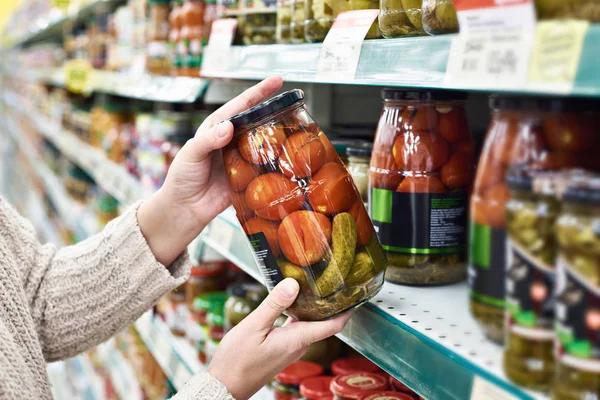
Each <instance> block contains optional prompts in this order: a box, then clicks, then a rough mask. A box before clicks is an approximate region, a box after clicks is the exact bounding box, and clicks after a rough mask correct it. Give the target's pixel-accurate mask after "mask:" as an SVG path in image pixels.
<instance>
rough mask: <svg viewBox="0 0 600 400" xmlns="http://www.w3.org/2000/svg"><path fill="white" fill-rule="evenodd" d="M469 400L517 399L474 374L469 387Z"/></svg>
mask: <svg viewBox="0 0 600 400" xmlns="http://www.w3.org/2000/svg"><path fill="white" fill-rule="evenodd" d="M470 400H517V398H516V397H515V396H513V395H512V394H510V393H507V392H506V391H505V390H504V389H500V388H499V387H498V386H496V385H494V384H492V383H491V382H488V381H486V380H485V379H483V378H480V377H479V376H475V377H474V378H473V386H472V387H471V397H470Z"/></svg>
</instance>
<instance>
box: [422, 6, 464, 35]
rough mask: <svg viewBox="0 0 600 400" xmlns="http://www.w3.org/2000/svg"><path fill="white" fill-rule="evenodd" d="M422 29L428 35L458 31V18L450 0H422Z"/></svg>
mask: <svg viewBox="0 0 600 400" xmlns="http://www.w3.org/2000/svg"><path fill="white" fill-rule="evenodd" d="M422 15H423V29H424V30H425V32H427V33H428V34H430V35H441V34H445V33H455V32H458V18H457V16H456V8H455V7H454V3H453V2H452V0H423V8H422Z"/></svg>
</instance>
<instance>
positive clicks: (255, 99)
mask: <svg viewBox="0 0 600 400" xmlns="http://www.w3.org/2000/svg"><path fill="white" fill-rule="evenodd" d="M282 85H283V80H282V79H281V77H280V76H272V77H270V78H267V79H265V80H263V81H261V82H260V83H258V84H256V85H254V86H252V87H251V88H249V89H247V90H246V91H244V92H243V93H242V94H240V95H239V96H237V97H236V98H235V99H233V100H231V101H229V102H227V103H226V104H225V105H223V106H222V107H221V108H219V109H218V110H217V111H215V112H214V113H212V115H211V116H209V117H208V118H207V119H206V120H205V121H204V123H203V124H202V125H203V126H204V125H206V126H212V125H213V124H216V123H218V122H220V121H223V120H225V119H227V118H231V117H233V116H234V115H236V114H239V113H241V112H242V111H245V110H247V109H249V108H251V107H254V106H255V105H257V104H259V103H260V102H262V101H263V100H266V99H267V98H268V97H271V96H273V95H274V94H275V93H277V91H278V90H279V89H281V86H282Z"/></svg>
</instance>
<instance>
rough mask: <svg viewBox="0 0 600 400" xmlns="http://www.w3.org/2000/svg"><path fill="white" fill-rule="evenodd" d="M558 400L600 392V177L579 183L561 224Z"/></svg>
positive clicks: (576, 399) (572, 190)
mask: <svg viewBox="0 0 600 400" xmlns="http://www.w3.org/2000/svg"><path fill="white" fill-rule="evenodd" d="M556 239H557V241H558V257H557V274H558V279H557V286H558V287H557V293H558V294H557V299H556V317H555V325H554V326H555V332H556V346H555V348H556V353H555V354H556V375H555V379H554V385H553V387H552V398H553V399H555V400H579V399H595V398H598V396H599V394H600V335H599V334H598V333H599V332H600V176H598V175H596V176H595V177H594V178H580V179H574V180H573V182H572V183H571V185H570V186H569V187H568V188H567V190H566V192H565V194H564V196H563V207H562V211H561V214H560V215H559V217H558V220H557V221H556Z"/></svg>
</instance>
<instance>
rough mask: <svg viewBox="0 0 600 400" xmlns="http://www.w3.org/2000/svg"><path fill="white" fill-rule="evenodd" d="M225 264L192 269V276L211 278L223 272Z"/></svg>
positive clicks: (199, 266) (211, 264)
mask: <svg viewBox="0 0 600 400" xmlns="http://www.w3.org/2000/svg"><path fill="white" fill-rule="evenodd" d="M223 269H224V266H223V263H220V262H219V263H205V264H202V265H197V266H193V267H192V271H191V275H192V276H193V277H195V278H211V277H213V276H217V275H220V274H221V273H222V272H223Z"/></svg>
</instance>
